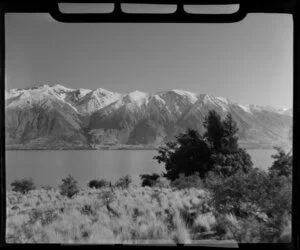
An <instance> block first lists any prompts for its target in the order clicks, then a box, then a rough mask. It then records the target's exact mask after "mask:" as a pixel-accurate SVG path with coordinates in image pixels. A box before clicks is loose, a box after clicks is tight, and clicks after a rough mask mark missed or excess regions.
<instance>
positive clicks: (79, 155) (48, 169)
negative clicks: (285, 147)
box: [6, 149, 275, 189]
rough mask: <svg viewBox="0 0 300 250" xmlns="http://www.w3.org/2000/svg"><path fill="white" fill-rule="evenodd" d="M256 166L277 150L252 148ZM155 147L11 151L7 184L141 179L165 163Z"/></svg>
mask: <svg viewBox="0 0 300 250" xmlns="http://www.w3.org/2000/svg"><path fill="white" fill-rule="evenodd" d="M247 151H248V153H249V154H250V155H251V157H252V161H253V163H254V165H255V166H257V167H260V168H262V169H265V170H266V169H267V168H268V167H270V166H271V164H272V158H271V155H272V154H273V153H274V152H275V151H274V150H273V149H249V150H247ZM154 155H157V152H156V151H155V150H102V151H101V150H86V151H85V150H77V151H76V150H74V151H73V150H66V151H33V150H30V151H21V150H18V151H7V152H6V186H7V189H10V183H11V182H12V181H13V180H15V179H21V178H29V177H31V178H32V179H33V180H34V182H35V183H36V185H37V186H39V185H51V186H54V187H56V186H57V185H59V184H61V179H62V178H65V177H66V176H67V175H68V174H71V175H72V176H73V177H74V178H75V179H76V180H77V181H78V182H79V184H80V185H81V186H82V187H86V185H87V183H88V182H89V181H90V180H92V179H96V178H104V179H106V180H110V181H112V182H115V181H116V180H117V179H118V178H120V177H121V176H124V175H126V174H130V175H131V176H132V178H133V180H134V181H139V177H138V176H139V174H151V173H153V172H157V173H161V172H162V171H164V165H163V164H158V163H157V161H155V160H153V159H152V158H153V156H154Z"/></svg>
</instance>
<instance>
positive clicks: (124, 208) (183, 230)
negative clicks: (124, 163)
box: [6, 186, 263, 247]
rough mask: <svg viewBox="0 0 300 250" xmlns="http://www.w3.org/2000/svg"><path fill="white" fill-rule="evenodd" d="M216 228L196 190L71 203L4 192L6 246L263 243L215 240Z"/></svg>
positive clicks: (89, 196)
mask: <svg viewBox="0 0 300 250" xmlns="http://www.w3.org/2000/svg"><path fill="white" fill-rule="evenodd" d="M225 218H226V225H227V224H228V226H229V227H234V228H236V229H238V228H239V227H240V225H239V222H238V220H237V219H236V218H235V217H234V216H233V215H226V216H225ZM219 223H221V222H219V221H218V218H217V214H216V212H215V210H214V208H213V207H212V205H211V195H210V194H209V193H208V192H206V191H204V190H199V189H195V188H191V189H185V190H180V191H178V190H172V189H171V188H149V187H144V188H143V187H137V186H131V187H130V188H129V189H124V190H122V189H118V188H103V189H100V190H95V189H85V190H81V191H80V192H79V193H78V194H77V195H76V196H74V197H73V198H72V199H69V198H66V197H64V196H61V195H60V193H59V191H57V190H54V189H52V190H48V191H46V190H43V189H41V190H34V191H30V192H29V193H28V194H26V195H22V194H19V193H16V192H7V221H6V229H7V230H6V240H7V243H71V244H76V243H83V244H90V243H91V244H93V243H96V244H101V243H112V244H117V243H121V244H135V243H137V244H147V243H148V244H154V243H155V244H198V245H203V246H204V245H213V246H222V245H223V246H224V244H225V246H230V247H235V246H236V245H235V244H236V243H235V237H236V236H235V234H240V235H239V238H240V239H241V241H242V242H252V243H253V242H260V241H262V240H263V239H261V238H259V237H258V238H257V235H256V234H257V233H255V235H256V236H255V238H253V239H252V238H251V237H250V238H249V232H251V230H252V231H253V230H254V231H255V230H256V228H249V230H248V229H247V230H246V231H245V230H244V229H243V232H244V231H245V232H246V233H245V235H244V236H243V235H242V234H241V232H236V233H233V234H232V233H227V234H226V238H225V239H222V238H220V236H219V235H218V227H219ZM223 223H224V220H223ZM223 226H224V225H223ZM249 227H251V223H250V224H249ZM233 232H234V231H233ZM220 240H221V241H220ZM223 240H225V241H223Z"/></svg>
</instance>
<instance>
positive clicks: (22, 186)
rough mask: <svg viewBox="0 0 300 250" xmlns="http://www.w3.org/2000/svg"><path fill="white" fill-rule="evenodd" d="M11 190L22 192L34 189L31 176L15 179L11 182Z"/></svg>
mask: <svg viewBox="0 0 300 250" xmlns="http://www.w3.org/2000/svg"><path fill="white" fill-rule="evenodd" d="M10 185H11V187H12V190H13V191H15V192H19V193H22V194H26V193H28V192H29V191H30V190H34V189H35V188H36V187H35V184H34V182H33V180H32V179H31V178H29V179H21V180H15V181H13V182H12V183H11V184H10Z"/></svg>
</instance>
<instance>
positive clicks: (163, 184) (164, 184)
mask: <svg viewBox="0 0 300 250" xmlns="http://www.w3.org/2000/svg"><path fill="white" fill-rule="evenodd" d="M154 187H158V188H169V187H170V181H169V180H168V179H167V178H164V177H159V178H158V179H157V180H156V182H155V184H154Z"/></svg>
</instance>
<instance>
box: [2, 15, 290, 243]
mask: <svg viewBox="0 0 300 250" xmlns="http://www.w3.org/2000/svg"><path fill="white" fill-rule="evenodd" d="M292 146H293V17H292V15H288V14H276V13H273V14H266V13H265V14H264V13H250V14H247V16H246V17H245V18H244V19H243V20H241V21H239V22H233V23H64V22H59V21H57V20H55V19H54V18H53V17H52V16H51V15H49V13H6V14H5V158H6V163H5V164H6V242H7V243H13V244H15V243H59V244H62V243H64V244H165V245H168V244H170V245H171V244H173V245H174V244H201V243H202V244H204V245H215V244H221V245H222V244H231V245H234V244H238V243H280V242H286V243H289V242H290V241H291V223H292V215H291V214H292V165H293V164H292V163H293V153H292V152H293V148H292Z"/></svg>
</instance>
